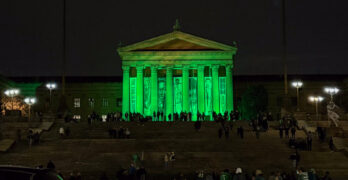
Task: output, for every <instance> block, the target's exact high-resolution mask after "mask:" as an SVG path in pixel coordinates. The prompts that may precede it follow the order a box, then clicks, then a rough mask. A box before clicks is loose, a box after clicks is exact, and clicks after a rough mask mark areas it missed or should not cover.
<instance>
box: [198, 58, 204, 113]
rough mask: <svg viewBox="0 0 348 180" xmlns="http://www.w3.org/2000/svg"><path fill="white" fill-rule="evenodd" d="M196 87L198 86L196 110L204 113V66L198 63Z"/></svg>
mask: <svg viewBox="0 0 348 180" xmlns="http://www.w3.org/2000/svg"><path fill="white" fill-rule="evenodd" d="M197 70H198V72H197V87H198V93H197V94H198V111H199V113H201V114H202V113H204V66H203V65H198V69H197Z"/></svg>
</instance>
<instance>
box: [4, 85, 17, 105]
mask: <svg viewBox="0 0 348 180" xmlns="http://www.w3.org/2000/svg"><path fill="white" fill-rule="evenodd" d="M18 94H19V90H18V89H8V90H6V91H5V95H6V96H8V97H10V98H11V110H13V98H14V97H15V96H17V95H18Z"/></svg>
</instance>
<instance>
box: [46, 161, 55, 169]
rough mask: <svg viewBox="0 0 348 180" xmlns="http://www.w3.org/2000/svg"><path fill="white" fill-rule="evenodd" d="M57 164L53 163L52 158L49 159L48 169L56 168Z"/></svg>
mask: <svg viewBox="0 0 348 180" xmlns="http://www.w3.org/2000/svg"><path fill="white" fill-rule="evenodd" d="M55 168H56V166H55V165H54V164H53V162H52V160H49V161H48V163H47V169H55Z"/></svg>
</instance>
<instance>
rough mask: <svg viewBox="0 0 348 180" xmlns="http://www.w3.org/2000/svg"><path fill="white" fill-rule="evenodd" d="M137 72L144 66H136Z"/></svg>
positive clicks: (140, 71)
mask: <svg viewBox="0 0 348 180" xmlns="http://www.w3.org/2000/svg"><path fill="white" fill-rule="evenodd" d="M136 69H137V73H142V72H143V70H144V66H136Z"/></svg>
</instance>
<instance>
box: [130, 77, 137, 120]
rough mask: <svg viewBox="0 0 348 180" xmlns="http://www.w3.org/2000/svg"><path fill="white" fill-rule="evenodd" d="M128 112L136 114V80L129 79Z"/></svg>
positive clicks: (133, 78)
mask: <svg viewBox="0 0 348 180" xmlns="http://www.w3.org/2000/svg"><path fill="white" fill-rule="evenodd" d="M129 89H130V99H129V101H130V112H131V113H134V112H136V107H137V78H135V77H132V78H130V88H129Z"/></svg>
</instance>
